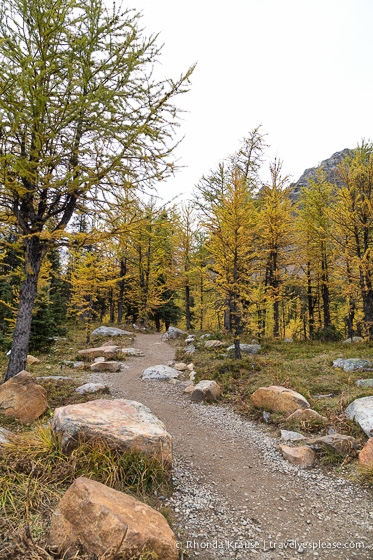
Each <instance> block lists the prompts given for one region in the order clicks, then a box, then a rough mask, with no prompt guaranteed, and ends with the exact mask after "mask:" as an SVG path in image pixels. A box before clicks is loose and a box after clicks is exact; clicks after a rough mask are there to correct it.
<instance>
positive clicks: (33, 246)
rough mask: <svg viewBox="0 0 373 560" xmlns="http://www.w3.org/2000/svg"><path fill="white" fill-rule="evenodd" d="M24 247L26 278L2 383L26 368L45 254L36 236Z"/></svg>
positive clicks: (31, 237) (22, 287)
mask: <svg viewBox="0 0 373 560" xmlns="http://www.w3.org/2000/svg"><path fill="white" fill-rule="evenodd" d="M24 246H25V274H26V277H25V279H24V281H23V282H22V285H21V290H20V296H19V307H18V313H17V320H16V326H15V329H14V333H13V342H12V350H11V353H10V359H9V364H8V369H7V372H6V375H5V379H4V381H7V380H8V379H10V378H11V377H14V376H15V375H17V373H19V372H20V371H22V370H23V369H25V367H26V360H27V353H28V346H29V339H30V331H31V321H32V308H33V306H34V302H35V297H36V293H37V289H38V277H39V272H40V266H41V263H42V260H43V257H44V255H45V253H46V247H45V246H43V245H42V244H41V243H40V239H39V238H38V237H36V236H30V237H26V239H25V240H24Z"/></svg>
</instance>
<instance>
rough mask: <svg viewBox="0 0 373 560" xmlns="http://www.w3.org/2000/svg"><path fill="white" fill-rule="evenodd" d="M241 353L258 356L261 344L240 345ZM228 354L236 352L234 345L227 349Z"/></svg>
mask: <svg viewBox="0 0 373 560" xmlns="http://www.w3.org/2000/svg"><path fill="white" fill-rule="evenodd" d="M240 348H241V352H242V353H243V354H257V353H258V352H259V351H260V350H261V349H262V347H261V346H260V344H240ZM227 351H228V352H234V345H232V346H229V348H227Z"/></svg>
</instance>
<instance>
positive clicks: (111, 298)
mask: <svg viewBox="0 0 373 560" xmlns="http://www.w3.org/2000/svg"><path fill="white" fill-rule="evenodd" d="M109 315H110V323H114V321H115V313H114V294H113V288H110V292H109Z"/></svg>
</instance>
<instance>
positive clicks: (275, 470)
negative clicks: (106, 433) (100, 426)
mask: <svg viewBox="0 0 373 560" xmlns="http://www.w3.org/2000/svg"><path fill="white" fill-rule="evenodd" d="M134 346H135V347H136V348H139V349H141V350H142V351H143V352H144V353H145V357H143V358H130V359H128V360H127V361H126V363H125V366H126V369H125V370H124V371H123V372H121V373H114V374H107V373H105V374H94V375H90V376H89V381H100V382H105V383H106V384H107V385H109V386H110V389H111V394H112V395H113V396H114V397H122V398H128V399H133V400H137V401H140V402H142V403H143V404H145V405H147V406H148V407H149V408H150V409H151V411H152V412H153V413H154V414H155V415H156V416H158V417H159V418H160V419H161V420H162V421H163V422H164V423H165V425H166V427H167V430H168V431H169V432H170V433H171V434H172V436H173V440H174V457H175V462H174V475H173V476H174V482H175V492H174V494H173V496H172V497H171V498H170V499H166V498H162V499H164V501H165V504H166V505H168V506H170V507H171V508H172V509H173V511H174V515H175V519H176V528H175V531H176V533H177V534H178V536H179V539H180V547H181V548H182V549H183V550H185V551H186V552H188V554H189V556H187V555H184V556H183V557H184V558H186V557H190V558H198V559H200V560H210V559H213V558H219V559H221V558H223V559H230V558H235V559H250V558H253V559H257V560H278V559H282V558H283V559H291V558H300V557H304V558H318V559H321V560H324V559H327V560H329V559H336V560H352V559H355V558H357V559H360V558H361V559H372V558H373V503H372V499H371V498H372V493H371V492H370V491H367V490H364V489H361V488H360V487H359V486H357V485H355V484H352V483H350V482H348V481H346V480H345V479H342V478H338V477H329V476H325V475H324V474H323V473H322V472H321V471H320V470H319V469H317V468H312V469H308V470H302V469H299V468H298V467H295V466H293V465H291V464H290V463H288V462H286V461H285V460H284V459H283V458H282V456H281V455H280V453H279V452H278V450H277V448H278V440H276V439H275V438H273V437H270V436H269V435H268V434H267V433H266V431H265V427H262V426H261V425H257V424H255V423H253V422H250V421H247V420H243V419H241V418H240V417H239V416H238V415H237V414H235V413H234V412H232V411H231V410H229V409H228V408H226V407H223V406H211V405H210V406H209V405H204V404H202V405H194V404H191V403H190V398H189V397H187V396H186V395H184V394H183V387H181V386H180V385H178V384H176V385H172V384H170V383H167V382H162V381H147V382H144V381H142V380H141V379H140V376H141V373H142V371H143V369H145V368H146V367H148V366H151V365H158V364H166V363H167V362H168V361H169V360H171V359H172V358H173V356H174V349H173V348H172V347H171V346H170V345H168V344H167V343H165V342H161V340H160V336H159V335H142V334H139V335H137V337H136V339H135V343H134ZM181 543H182V544H181Z"/></svg>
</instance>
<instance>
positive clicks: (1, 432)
mask: <svg viewBox="0 0 373 560" xmlns="http://www.w3.org/2000/svg"><path fill="white" fill-rule="evenodd" d="M11 436H12V432H10V431H9V430H7V429H6V428H1V427H0V445H2V444H3V443H8V441H9V438H10V437H11Z"/></svg>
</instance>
